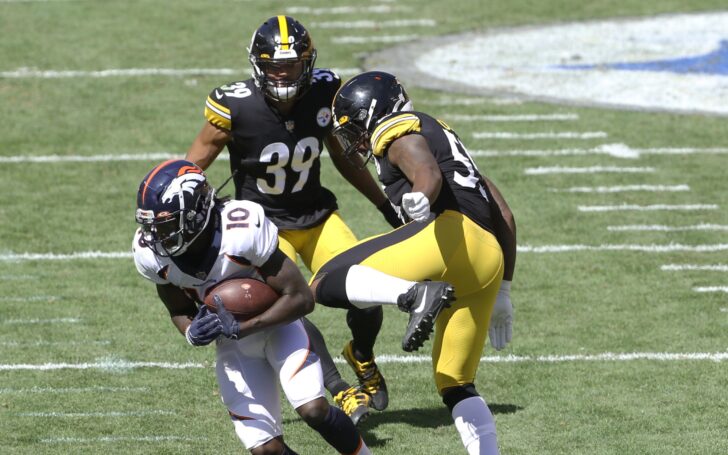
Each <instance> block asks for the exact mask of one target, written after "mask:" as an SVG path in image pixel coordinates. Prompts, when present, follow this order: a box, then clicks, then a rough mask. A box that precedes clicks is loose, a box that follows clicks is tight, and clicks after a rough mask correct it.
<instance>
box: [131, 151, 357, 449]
mask: <svg viewBox="0 0 728 455" xmlns="http://www.w3.org/2000/svg"><path fill="white" fill-rule="evenodd" d="M136 220H137V223H138V224H140V225H141V227H140V228H139V229H138V230H137V232H136V235H135V236H134V242H133V244H132V248H133V251H134V261H135V264H136V267H137V270H138V271H139V273H140V274H141V275H142V276H144V277H145V278H147V279H148V280H150V281H152V282H153V283H155V284H156V287H157V294H158V295H159V297H160V299H161V300H162V302H163V303H164V304H165V306H166V307H167V310H168V311H169V314H170V316H171V319H172V323H173V324H174V325H175V326H176V327H177V329H178V330H179V331H180V333H181V334H183V335H184V336H185V338H186V339H187V341H188V342H189V343H190V344H191V345H193V346H205V345H208V344H210V343H212V342H213V341H215V342H216V346H217V367H216V370H217V379H218V383H219V385H220V391H221V394H222V399H223V402H224V403H225V405H226V406H227V408H228V412H229V414H230V417H231V419H232V421H233V425H234V427H235V432H236V433H237V435H238V437H239V438H240V440H241V441H242V442H243V444H244V445H245V447H246V448H247V449H248V450H250V452H251V453H252V454H253V455H295V454H296V452H294V451H293V450H292V449H291V448H290V447H288V446H287V445H286V444H285V442H284V441H283V430H282V419H281V407H280V397H279V396H278V383H280V384H281V386H282V388H283V391H284V393H285V395H286V397H287V398H288V401H289V402H290V403H291V405H292V406H293V407H294V408H295V409H296V412H297V413H298V414H299V415H300V416H301V417H302V418H303V420H304V421H305V422H306V423H307V424H308V425H309V426H310V427H311V428H313V429H314V430H316V431H317V432H318V433H319V434H320V435H321V437H323V438H324V440H326V442H327V443H328V444H329V445H331V446H332V447H333V448H334V449H336V451H337V452H339V453H344V454H362V455H366V454H369V453H370V452H369V450H368V448H367V447H366V445H365V444H364V442H363V440H362V439H361V436H360V435H359V432H358V431H357V429H356V427H355V426H354V423H353V422H352V421H351V420H350V419H349V418H348V417H347V416H346V414H344V412H343V411H342V410H341V409H339V408H336V407H334V406H329V403H328V402H327V401H326V399H325V398H324V386H323V374H322V372H321V364H320V361H319V359H318V357H317V356H316V355H315V354H314V353H313V352H311V350H310V343H309V339H308V336H307V335H306V332H305V330H304V329H303V324H302V322H301V320H300V319H301V317H302V316H303V315H305V314H307V313H310V312H311V311H312V310H313V308H314V302H313V295H312V294H311V290H310V289H309V287H308V284H307V283H306V280H305V279H304V278H303V276H302V275H301V272H300V271H299V270H298V267H297V266H296V264H295V263H294V262H293V261H291V260H290V259H289V258H288V257H287V256H286V255H285V254H284V253H283V252H282V251H281V250H280V249H279V248H278V229H277V228H276V226H275V225H274V224H273V223H272V222H270V221H269V220H268V219H267V218H266V217H265V214H264V213H263V208H262V207H261V206H260V205H258V204H256V203H253V202H250V201H223V200H220V199H218V198H216V197H215V190H214V189H213V188H212V187H210V185H209V184H208V182H207V179H206V177H205V175H204V174H203V172H202V169H200V168H199V167H198V166H197V165H195V164H193V163H191V162H189V161H184V160H169V161H165V162H163V163H161V164H159V165H157V166H155V167H154V168H153V169H152V170H151V171H150V172H149V173H148V174H147V176H146V177H145V178H144V180H142V183H141V185H140V186H139V192H138V194H137V211H136ZM249 276H256V277H258V278H259V279H261V280H263V281H265V282H266V283H267V284H268V285H269V286H271V287H272V288H273V289H274V290H275V291H276V292H277V293H278V295H279V296H280V297H279V298H278V300H277V301H276V302H275V303H274V304H273V305H272V306H271V307H270V308H269V309H268V310H266V311H265V312H263V313H261V314H260V315H258V316H255V317H253V318H250V319H248V320H246V321H237V320H235V318H234V317H233V316H232V314H231V313H230V312H228V311H227V310H226V309H225V307H224V305H223V304H222V301H220V302H218V305H217V312H216V313H212V312H210V311H209V310H208V308H207V306H206V305H204V304H201V305H200V306H199V309H198V308H197V305H196V302H203V301H204V300H205V298H206V297H207V295H208V294H209V293H210V292H212V293H213V295H214V291H213V289H214V287H215V285H217V284H219V283H220V282H222V281H225V280H227V279H232V278H241V277H249ZM276 377H277V378H278V381H276Z"/></svg>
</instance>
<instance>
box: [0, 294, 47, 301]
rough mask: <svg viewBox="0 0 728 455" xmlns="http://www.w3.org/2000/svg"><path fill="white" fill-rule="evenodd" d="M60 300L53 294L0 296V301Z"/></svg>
mask: <svg viewBox="0 0 728 455" xmlns="http://www.w3.org/2000/svg"><path fill="white" fill-rule="evenodd" d="M59 300H61V298H60V297H57V296H55V295H31V296H28V297H4V296H3V297H0V302H57V301H59Z"/></svg>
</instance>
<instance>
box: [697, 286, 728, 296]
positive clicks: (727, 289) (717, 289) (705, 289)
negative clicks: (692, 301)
mask: <svg viewBox="0 0 728 455" xmlns="http://www.w3.org/2000/svg"><path fill="white" fill-rule="evenodd" d="M693 291H695V292H723V293H725V294H728V286H697V287H694V288H693Z"/></svg>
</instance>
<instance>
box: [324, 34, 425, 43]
mask: <svg viewBox="0 0 728 455" xmlns="http://www.w3.org/2000/svg"><path fill="white" fill-rule="evenodd" d="M419 37H420V35H374V36H338V37H334V38H331V42H332V43H334V44H364V43H403V42H405V41H414V40H416V39H417V38H419Z"/></svg>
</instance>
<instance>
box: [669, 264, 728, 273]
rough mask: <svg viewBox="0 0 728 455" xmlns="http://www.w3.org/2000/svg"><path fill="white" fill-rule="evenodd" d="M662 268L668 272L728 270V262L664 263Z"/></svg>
mask: <svg viewBox="0 0 728 455" xmlns="http://www.w3.org/2000/svg"><path fill="white" fill-rule="evenodd" d="M660 270H664V271H666V272H683V271H694V270H696V271H697V270H699V271H704V272H728V264H664V265H661V266H660Z"/></svg>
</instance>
